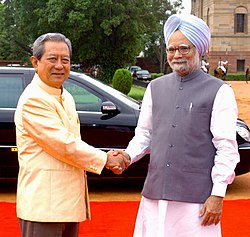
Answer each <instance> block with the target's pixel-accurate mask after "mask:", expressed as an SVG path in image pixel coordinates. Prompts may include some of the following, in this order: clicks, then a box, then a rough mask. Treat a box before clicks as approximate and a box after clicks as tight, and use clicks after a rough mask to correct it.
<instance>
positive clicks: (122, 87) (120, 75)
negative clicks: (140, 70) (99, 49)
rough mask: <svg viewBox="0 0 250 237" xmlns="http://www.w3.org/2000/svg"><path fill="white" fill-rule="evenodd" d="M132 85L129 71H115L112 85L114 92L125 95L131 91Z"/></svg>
mask: <svg viewBox="0 0 250 237" xmlns="http://www.w3.org/2000/svg"><path fill="white" fill-rule="evenodd" d="M132 83H133V79H132V76H131V73H130V71H129V70H127V69H123V68H122V69H117V70H116V71H115V74H114V76H113V79H112V85H113V87H114V88H115V89H116V90H118V91H120V92H122V93H124V94H126V95H127V94H128V93H129V91H130V90H131V87H132Z"/></svg>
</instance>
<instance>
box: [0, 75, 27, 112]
mask: <svg viewBox="0 0 250 237" xmlns="http://www.w3.org/2000/svg"><path fill="white" fill-rule="evenodd" d="M0 92H1V93H0V108H16V106H17V102H18V99H19V97H20V95H21V94H22V92H23V80H22V78H21V76H16V75H15V76H10V77H8V76H2V77H1V78H0Z"/></svg>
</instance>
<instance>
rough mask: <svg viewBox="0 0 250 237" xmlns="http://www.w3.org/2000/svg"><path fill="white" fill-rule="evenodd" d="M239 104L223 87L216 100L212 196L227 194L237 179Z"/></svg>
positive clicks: (232, 94) (213, 122)
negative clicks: (235, 170) (228, 186)
mask: <svg viewBox="0 0 250 237" xmlns="http://www.w3.org/2000/svg"><path fill="white" fill-rule="evenodd" d="M237 114H238V110H237V104H236V100H235V96H234V92H233V90H232V88H231V87H229V86H228V85H227V84H225V85H223V86H221V88H220V89H219V91H218V93H217V95H216V98H215V100H214V105H213V110H212V117H211V127H210V129H211V132H212V134H213V140H212V141H213V144H214V146H215V148H216V155H215V159H214V166H213V168H212V181H213V189H212V193H211V195H216V196H222V197H224V196H225V194H226V189H227V185H228V184H230V183H232V182H233V180H234V177H235V173H234V169H235V167H236V165H237V163H238V162H239V153H238V145H237V141H236V122H237Z"/></svg>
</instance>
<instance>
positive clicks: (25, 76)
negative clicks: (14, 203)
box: [0, 67, 250, 179]
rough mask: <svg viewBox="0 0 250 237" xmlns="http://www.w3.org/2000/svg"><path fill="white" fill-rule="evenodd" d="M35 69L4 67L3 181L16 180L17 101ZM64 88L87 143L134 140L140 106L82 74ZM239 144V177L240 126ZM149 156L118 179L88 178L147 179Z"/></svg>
mask: <svg viewBox="0 0 250 237" xmlns="http://www.w3.org/2000/svg"><path fill="white" fill-rule="evenodd" d="M34 74H35V71H34V69H33V68H23V67H16V68H15V67H0V178H1V179H3V178H4V179H8V178H16V177H17V173H18V160H17V147H16V133H15V124H14V113H15V108H16V105H17V102H18V99H19V96H20V95H21V93H22V92H23V90H24V88H25V87H26V86H27V85H28V84H29V83H30V82H31V80H32V78H33V76H34ZM64 87H65V88H66V89H67V90H68V91H69V92H70V93H71V94H72V95H73V97H74V99H75V102H76V107H77V111H78V114H79V119H80V122H81V136H82V139H83V140H84V141H85V142H87V143H88V144H90V145H92V146H95V147H97V148H100V149H102V150H104V151H108V150H110V149H124V148H126V146H127V144H128V142H129V141H130V140H131V138H132V137H133V136H134V130H135V127H136V124H137V121H138V116H139V113H140V103H139V102H137V101H135V100H133V99H131V98H130V97H127V96H126V95H124V94H122V93H120V92H119V91H117V90H115V89H113V88H112V87H110V86H107V85H105V84H103V83H101V82H99V81H97V80H95V79H93V78H91V77H89V76H87V75H85V74H83V73H78V72H71V73H70V75H69V78H68V80H67V81H65V83H64ZM237 128H238V132H237V141H238V145H239V152H240V155H241V162H240V163H239V164H238V166H237V169H236V172H237V174H238V175H239V174H244V173H247V172H249V171H250V157H249V156H250V143H249V140H250V135H249V134H250V133H249V129H248V126H247V125H246V124H245V123H244V122H243V121H241V120H239V121H238V126H237ZM148 161H149V155H146V157H144V158H143V159H141V160H140V161H138V162H136V163H134V164H132V165H131V166H130V167H129V169H127V170H126V171H125V172H123V174H122V175H120V176H117V175H115V174H113V173H112V171H110V170H106V169H104V170H103V172H102V174H101V176H99V175H96V174H92V173H89V174H88V176H89V177H92V178H96V177H97V178H100V177H102V178H110V177H111V178H113V177H116V178H117V177H119V178H130V179H144V178H145V177H146V174H147V166H148Z"/></svg>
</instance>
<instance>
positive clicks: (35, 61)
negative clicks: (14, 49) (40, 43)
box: [30, 56, 39, 72]
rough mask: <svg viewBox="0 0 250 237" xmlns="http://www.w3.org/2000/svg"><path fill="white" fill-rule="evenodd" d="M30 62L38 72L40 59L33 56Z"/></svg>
mask: <svg viewBox="0 0 250 237" xmlns="http://www.w3.org/2000/svg"><path fill="white" fill-rule="evenodd" d="M30 61H31V63H32V65H33V67H34V68H35V71H36V72H37V68H38V61H39V60H38V59H37V58H36V57H35V56H31V57H30Z"/></svg>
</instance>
